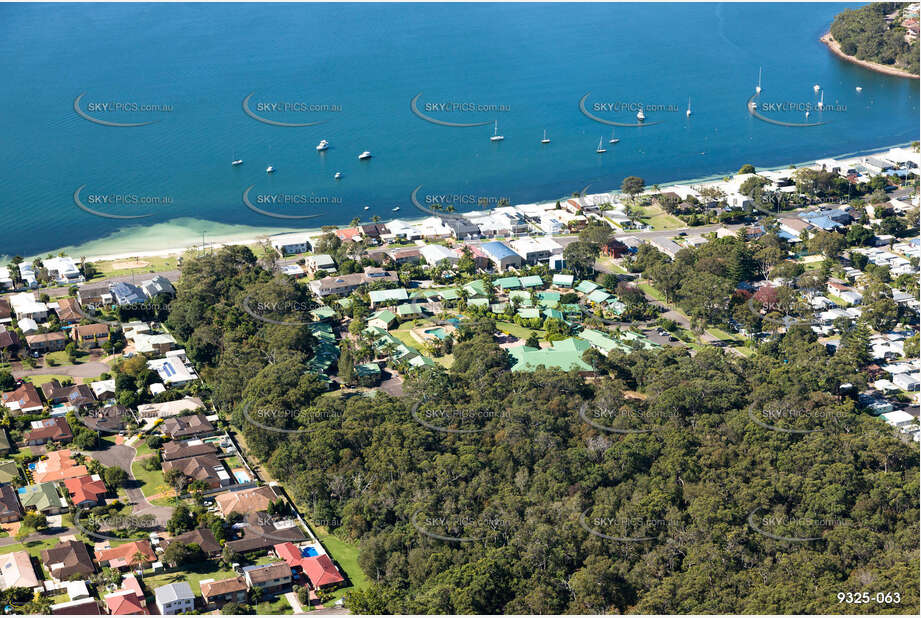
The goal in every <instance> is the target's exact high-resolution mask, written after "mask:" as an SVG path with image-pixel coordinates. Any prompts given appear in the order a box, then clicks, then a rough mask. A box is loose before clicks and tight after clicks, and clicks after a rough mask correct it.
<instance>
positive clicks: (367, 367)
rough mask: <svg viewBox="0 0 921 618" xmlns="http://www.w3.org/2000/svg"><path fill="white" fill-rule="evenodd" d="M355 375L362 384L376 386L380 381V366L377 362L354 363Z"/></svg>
mask: <svg viewBox="0 0 921 618" xmlns="http://www.w3.org/2000/svg"><path fill="white" fill-rule="evenodd" d="M355 377H356V378H357V380H358V383H359V384H360V385H362V386H367V387H371V386H377V385H378V384H380V383H381V368H380V366H379V365H378V364H377V363H364V364H362V365H355Z"/></svg>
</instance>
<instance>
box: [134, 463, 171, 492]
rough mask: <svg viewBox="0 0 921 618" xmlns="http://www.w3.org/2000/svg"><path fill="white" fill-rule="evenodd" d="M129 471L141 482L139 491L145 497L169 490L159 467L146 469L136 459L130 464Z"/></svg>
mask: <svg viewBox="0 0 921 618" xmlns="http://www.w3.org/2000/svg"><path fill="white" fill-rule="evenodd" d="M131 472H132V474H134V478H135V479H137V481H138V482H139V483H141V493H143V494H144V497H145V498H146V497H149V496H153V495H156V494H159V493H163V492H165V491H168V490H169V486H168V485H167V484H166V481H164V480H163V471H162V470H160V469H157V470H147V469H145V468H144V467H143V466H142V465H141V462H137V461H136V462H134V463H133V464H131Z"/></svg>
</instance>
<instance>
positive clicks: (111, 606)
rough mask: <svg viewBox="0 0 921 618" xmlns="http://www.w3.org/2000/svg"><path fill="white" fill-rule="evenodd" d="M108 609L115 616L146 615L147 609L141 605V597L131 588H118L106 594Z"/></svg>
mask: <svg viewBox="0 0 921 618" xmlns="http://www.w3.org/2000/svg"><path fill="white" fill-rule="evenodd" d="M105 602H106V609H108V611H109V613H110V614H111V615H113V616H144V615H146V614H147V609H145V608H144V606H142V605H141V599H140V598H139V597H138V595H137V593H136V592H133V591H131V590H116V591H115V592H113V593H112V594H107V595H106V596H105Z"/></svg>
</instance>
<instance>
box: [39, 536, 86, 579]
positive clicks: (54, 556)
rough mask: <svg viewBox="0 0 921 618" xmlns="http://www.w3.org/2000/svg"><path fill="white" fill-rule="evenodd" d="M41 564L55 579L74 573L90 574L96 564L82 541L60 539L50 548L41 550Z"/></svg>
mask: <svg viewBox="0 0 921 618" xmlns="http://www.w3.org/2000/svg"><path fill="white" fill-rule="evenodd" d="M42 564H43V565H44V566H45V568H46V569H48V572H49V573H51V576H52V577H54V578H55V579H57V580H61V581H64V580H68V579H71V578H72V577H73V576H74V575H84V576H86V575H92V574H93V573H95V572H96V565H95V564H93V559H92V558H91V557H90V553H89V551H87V549H86V545H85V544H84V543H83V542H82V541H61V542H59V543H58V544H57V545H55V546H54V547H52V548H51V549H46V550H43V551H42Z"/></svg>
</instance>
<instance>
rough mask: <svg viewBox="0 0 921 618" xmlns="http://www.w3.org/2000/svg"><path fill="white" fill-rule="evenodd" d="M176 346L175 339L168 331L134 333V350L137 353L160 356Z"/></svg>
mask: <svg viewBox="0 0 921 618" xmlns="http://www.w3.org/2000/svg"><path fill="white" fill-rule="evenodd" d="M175 347H176V340H175V339H174V338H173V336H172V335H170V334H169V333H137V334H135V335H134V351H135V352H137V353H138V354H150V355H153V356H162V355H164V354H166V353H167V352H169V351H170V350H173V349H174V348H175Z"/></svg>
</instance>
